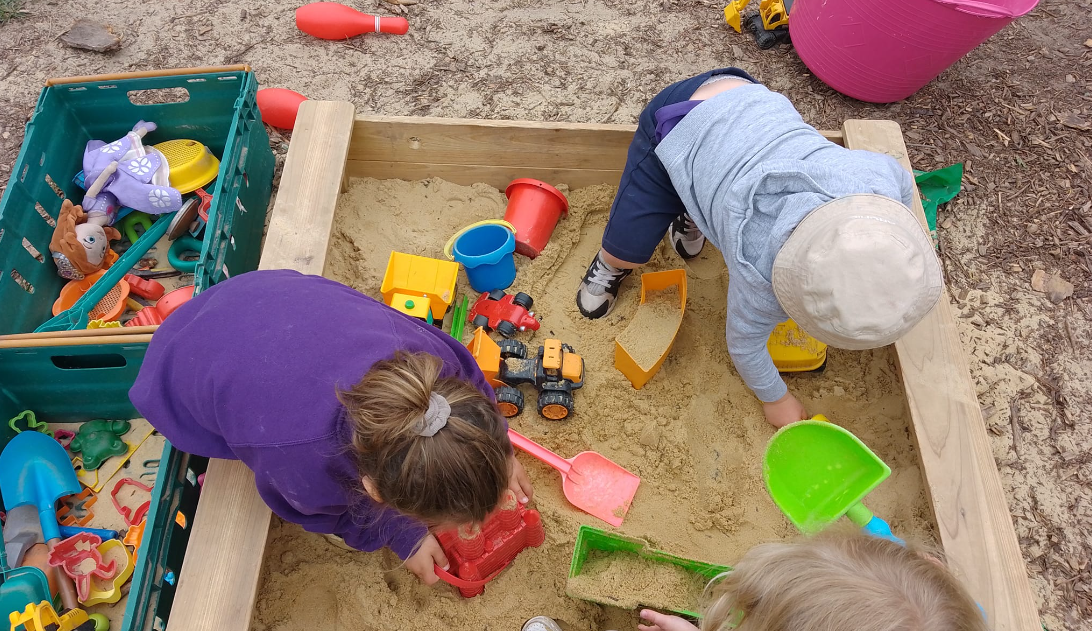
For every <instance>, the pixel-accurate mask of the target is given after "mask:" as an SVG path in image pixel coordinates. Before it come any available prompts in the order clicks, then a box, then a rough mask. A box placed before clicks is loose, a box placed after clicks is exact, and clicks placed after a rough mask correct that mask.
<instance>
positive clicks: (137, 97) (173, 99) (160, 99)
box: [126, 88, 190, 105]
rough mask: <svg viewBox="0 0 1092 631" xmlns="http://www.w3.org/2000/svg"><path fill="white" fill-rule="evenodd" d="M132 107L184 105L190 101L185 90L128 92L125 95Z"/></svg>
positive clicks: (188, 94) (160, 89) (169, 89)
mask: <svg viewBox="0 0 1092 631" xmlns="http://www.w3.org/2000/svg"><path fill="white" fill-rule="evenodd" d="M126 96H128V97H129V101H130V102H131V103H132V104H133V105H164V104H167V103H185V102H186V101H189V100H190V92H189V90H187V89H186V88H155V89H152V90H130V91H129V92H127V93H126Z"/></svg>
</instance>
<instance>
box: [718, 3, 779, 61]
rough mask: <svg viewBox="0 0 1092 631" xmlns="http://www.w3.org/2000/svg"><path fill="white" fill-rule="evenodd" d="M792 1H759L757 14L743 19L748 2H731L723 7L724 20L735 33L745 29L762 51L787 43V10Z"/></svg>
mask: <svg viewBox="0 0 1092 631" xmlns="http://www.w3.org/2000/svg"><path fill="white" fill-rule="evenodd" d="M792 1H793V0H761V2H760V3H759V5H758V13H752V14H751V15H748V16H746V17H743V9H745V8H746V7H747V5H748V4H749V3H750V0H731V2H729V3H728V6H726V7H724V20H725V21H726V22H728V26H731V27H732V28H733V29H735V31H736V32H737V33H742V32H743V29H744V28H746V29H747V30H748V31H750V33H751V34H752V35H753V36H754V38H755V43H756V44H758V47H759V48H760V49H762V50H766V49H768V48H773V47H774V46H777V45H778V44H788V43H789V9H791V8H792Z"/></svg>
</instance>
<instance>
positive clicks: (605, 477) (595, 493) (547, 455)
mask: <svg viewBox="0 0 1092 631" xmlns="http://www.w3.org/2000/svg"><path fill="white" fill-rule="evenodd" d="M508 437H509V438H510V439H511V440H512V444H513V445H515V446H516V447H519V448H520V449H522V450H524V451H526V452H527V453H529V454H531V455H532V456H534V457H535V458H538V459H539V460H541V461H542V462H545V463H546V464H548V465H550V466H551V467H553V468H555V469H557V470H558V471H560V472H561V481H562V489H563V490H564V491H565V498H566V499H568V500H569V502H570V503H571V504H572V505H573V506H575V507H577V508H579V509H580V510H582V511H584V512H586V513H588V514H589V515H592V516H594V517H598V518H599V519H602V520H603V521H605V522H607V523H608V524H610V525H611V526H615V527H618V526H621V525H622V519H623V518H625V516H626V512H628V511H629V505H630V504H631V503H632V502H633V496H634V495H635V494H636V493H637V485H639V484H640V483H641V478H639V477H637V476H635V475H633V474H632V473H630V472H629V471H626V470H625V469H623V468H622V467H621V466H619V465H617V464H615V463H613V462H611V461H610V460H607V459H606V458H604V457H603V456H601V455H600V454H598V453H596V452H594V451H584V452H581V453H579V454H577V455H576V456H574V457H572V458H567V459H566V458H562V457H561V456H559V455H557V454H555V453H554V452H552V451H550V450H549V449H546V448H545V447H543V446H542V445H539V444H538V443H536V442H534V441H532V440H531V439H529V438H527V437H525V436H522V435H520V434H519V433H517V432H516V431H515V430H512V429H509V430H508Z"/></svg>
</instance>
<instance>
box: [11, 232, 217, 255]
mask: <svg viewBox="0 0 1092 631" xmlns="http://www.w3.org/2000/svg"><path fill="white" fill-rule="evenodd" d="M23 241H26V239H23ZM228 243H230V244H231V250H232V251H235V237H234V235H233V236H230V237H228Z"/></svg>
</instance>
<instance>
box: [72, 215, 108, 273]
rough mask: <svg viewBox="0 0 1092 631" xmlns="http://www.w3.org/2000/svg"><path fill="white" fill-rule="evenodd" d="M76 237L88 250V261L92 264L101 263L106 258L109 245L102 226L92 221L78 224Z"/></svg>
mask: <svg viewBox="0 0 1092 631" xmlns="http://www.w3.org/2000/svg"><path fill="white" fill-rule="evenodd" d="M76 238H77V239H79V241H80V244H81V245H83V249H84V250H86V251H87V262H88V263H90V264H92V265H101V264H102V260H103V259H104V258H106V248H107V246H108V245H109V244H108V243H107V240H106V232H105V231H104V230H103V229H102V226H97V225H95V224H91V223H83V224H80V225H78V226H76Z"/></svg>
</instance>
